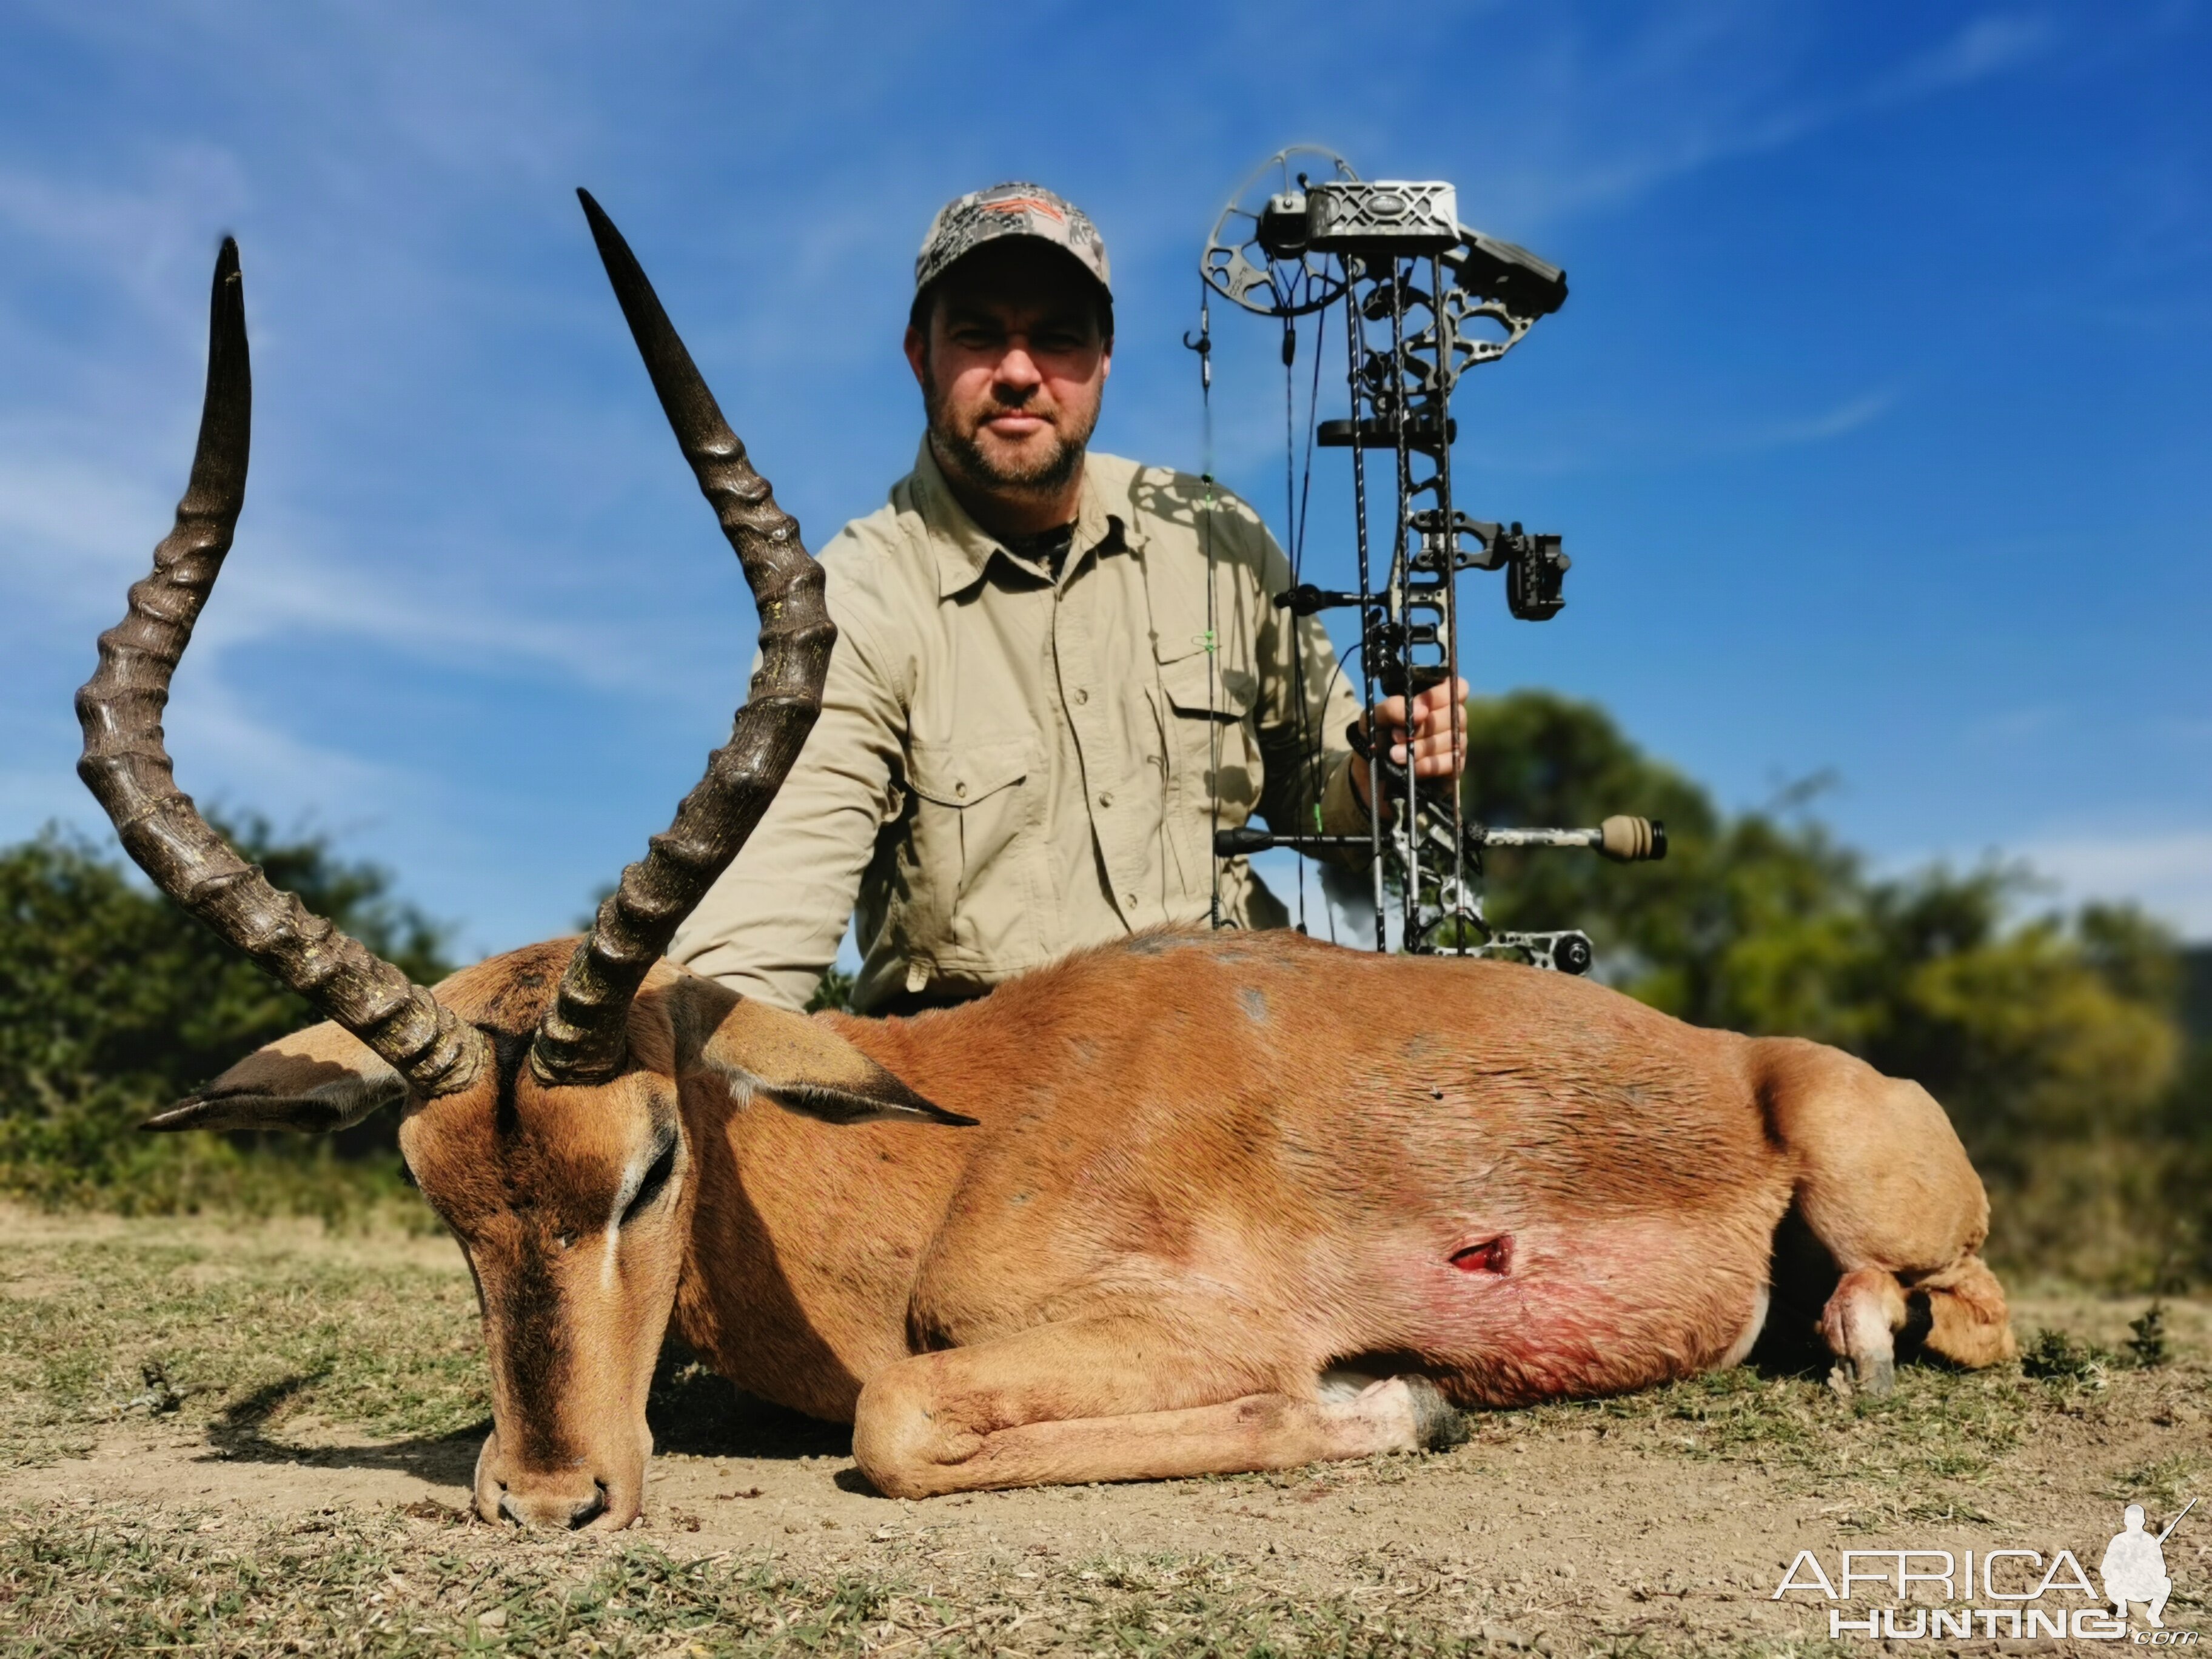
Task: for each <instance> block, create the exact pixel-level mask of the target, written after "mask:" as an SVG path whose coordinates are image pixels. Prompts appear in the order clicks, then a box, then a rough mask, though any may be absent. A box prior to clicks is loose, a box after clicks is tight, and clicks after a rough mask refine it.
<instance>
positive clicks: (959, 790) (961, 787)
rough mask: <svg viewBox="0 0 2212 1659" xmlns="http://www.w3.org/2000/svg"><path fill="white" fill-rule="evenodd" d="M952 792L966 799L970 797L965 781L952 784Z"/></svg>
mask: <svg viewBox="0 0 2212 1659" xmlns="http://www.w3.org/2000/svg"><path fill="white" fill-rule="evenodd" d="M952 793H953V794H954V795H955V796H956V797H957V798H958V799H961V800H966V799H968V786H967V785H966V784H964V783H956V784H954V785H953V786H952Z"/></svg>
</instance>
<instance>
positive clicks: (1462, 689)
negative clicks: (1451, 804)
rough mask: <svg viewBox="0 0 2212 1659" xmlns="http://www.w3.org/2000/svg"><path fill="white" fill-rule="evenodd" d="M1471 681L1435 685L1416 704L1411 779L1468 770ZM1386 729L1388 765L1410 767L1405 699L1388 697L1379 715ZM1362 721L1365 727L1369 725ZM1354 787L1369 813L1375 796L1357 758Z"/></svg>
mask: <svg viewBox="0 0 2212 1659" xmlns="http://www.w3.org/2000/svg"><path fill="white" fill-rule="evenodd" d="M1466 708H1467V682H1466V681H1465V680H1460V681H1458V682H1456V690H1455V688H1454V687H1453V686H1451V685H1432V686H1431V687H1430V688H1429V689H1428V690H1425V691H1424V692H1422V693H1421V695H1420V696H1418V697H1415V698H1414V699H1413V738H1412V741H1413V775H1414V776H1415V777H1419V778H1455V777H1457V776H1458V775H1460V774H1461V773H1462V772H1463V771H1465V770H1466V769H1467V715H1466V713H1465V710H1466ZM1375 714H1376V719H1377V720H1379V721H1380V722H1381V724H1382V727H1383V740H1384V741H1385V742H1386V743H1388V744H1389V745H1390V746H1389V750H1388V753H1389V758H1390V762H1391V763H1392V764H1393V765H1395V766H1403V765H1405V764H1406V744H1407V733H1406V700H1405V699H1404V698H1403V697H1386V698H1384V699H1383V702H1382V704H1381V706H1380V707H1378V708H1376V711H1375ZM1366 724H1367V722H1366V720H1365V719H1364V717H1363V718H1362V720H1360V726H1361V728H1362V729H1363V730H1364V729H1365V726H1366ZM1352 792H1353V793H1355V794H1357V795H1358V797H1359V799H1360V804H1361V805H1365V806H1369V807H1370V808H1371V806H1372V805H1373V803H1374V794H1373V792H1372V790H1371V788H1370V785H1369V783H1368V779H1367V763H1366V762H1365V761H1364V760H1362V759H1360V758H1359V757H1358V755H1354V756H1353V757H1352Z"/></svg>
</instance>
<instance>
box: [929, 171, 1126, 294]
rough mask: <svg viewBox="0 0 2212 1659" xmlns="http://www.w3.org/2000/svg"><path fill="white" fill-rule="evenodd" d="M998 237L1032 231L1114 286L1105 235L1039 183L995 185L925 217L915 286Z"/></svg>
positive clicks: (1081, 212)
mask: <svg viewBox="0 0 2212 1659" xmlns="http://www.w3.org/2000/svg"><path fill="white" fill-rule="evenodd" d="M1000 236H1035V237H1037V238H1038V239H1040V240H1043V241H1047V242H1049V243H1051V244H1052V245H1053V246H1054V247H1056V248H1058V249H1060V251H1061V252H1063V253H1066V254H1067V255H1069V256H1070V257H1071V258H1073V259H1074V261H1075V262H1076V263H1077V264H1079V265H1081V266H1082V267H1083V268H1084V269H1085V270H1087V271H1089V272H1090V273H1091V275H1092V276H1095V277H1097V279H1098V286H1099V287H1101V288H1103V289H1105V290H1106V291H1107V293H1108V294H1109V295H1110V294H1112V293H1113V291H1114V289H1113V283H1112V280H1111V278H1110V277H1109V275H1108V272H1107V265H1106V239H1105V238H1104V237H1103V236H1101V235H1100V234H1098V227H1097V226H1096V225H1094V224H1092V223H1091V216H1090V215H1089V214H1087V213H1085V211H1084V210H1082V209H1081V208H1079V207H1078V206H1076V205H1075V204H1074V203H1073V202H1071V201H1069V200H1068V199H1067V198H1066V197H1064V196H1060V195H1056V194H1054V192H1053V191H1048V190H1047V189H1045V188H1044V187H1043V186H1042V185H1024V184H1008V185H992V186H991V187H990V189H988V190H974V191H969V192H968V194H967V195H965V196H963V197H958V198H957V199H955V200H953V201H951V202H947V203H946V204H945V205H944V206H943V207H941V208H939V210H937V216H936V217H935V218H934V219H932V220H931V221H930V222H929V234H927V235H926V236H924V237H923V238H922V239H921V252H920V253H918V254H916V255H915V260H914V288H915V293H917V294H919V293H920V292H921V290H922V289H926V288H927V287H928V286H929V285H930V284H931V283H933V282H935V281H936V280H937V279H938V278H939V276H943V275H944V274H945V271H946V270H949V269H950V268H951V265H952V264H953V262H954V261H956V260H957V259H960V258H964V257H965V256H967V255H968V254H970V253H973V252H975V250H976V249H977V248H979V247H981V246H982V245H983V244H984V243H986V242H988V241H992V240H996V239H997V238H999V237H1000Z"/></svg>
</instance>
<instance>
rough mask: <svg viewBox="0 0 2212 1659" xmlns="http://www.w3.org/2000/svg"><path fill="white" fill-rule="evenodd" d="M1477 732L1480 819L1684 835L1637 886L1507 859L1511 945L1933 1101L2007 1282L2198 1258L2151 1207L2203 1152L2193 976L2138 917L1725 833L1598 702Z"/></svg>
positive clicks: (1496, 864) (1783, 833)
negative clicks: (2185, 987)
mask: <svg viewBox="0 0 2212 1659" xmlns="http://www.w3.org/2000/svg"><path fill="white" fill-rule="evenodd" d="M1468 735H1469V758H1468V783H1467V786H1466V796H1465V799H1466V803H1467V810H1468V812H1469V813H1470V814H1471V815H1473V816H1474V817H1477V818H1480V819H1482V820H1483V821H1486V822H1490V823H1595V821H1596V820H1597V819H1599V818H1601V817H1604V816H1605V815H1606V814H1607V813H1608V812H1616V811H1630V812H1638V813H1642V814H1644V815H1645V816H1647V817H1663V818H1664V819H1665V820H1666V821H1667V827H1668V842H1669V847H1668V857H1667V860H1666V861H1665V862H1663V863H1661V864H1657V865H1645V866H1637V867H1635V868H1633V869H1629V870H1621V869H1619V868H1617V867H1615V866H1610V865H1606V864H1603V863H1601V862H1600V861H1598V860H1590V859H1582V858H1574V857H1571V856H1568V855H1565V854H1559V853H1531V852H1522V853H1513V852H1506V851H1503V850H1501V851H1500V852H1498V854H1495V855H1494V856H1493V858H1492V861H1491V876H1492V884H1491V900H1490V907H1489V908H1490V915H1491V916H1492V920H1493V921H1496V922H1498V924H1500V925H1502V926H1506V927H1567V926H1577V927H1583V928H1584V929H1585V930H1586V931H1588V932H1589V934H1590V936H1591V939H1592V940H1593V942H1594V943H1595V945H1596V947H1597V951H1598V957H1599V965H1600V971H1601V973H1604V974H1606V975H1607V976H1608V977H1610V978H1611V979H1613V981H1614V982H1615V983H1617V984H1619V985H1620V987H1621V988H1623V989H1624V990H1626V991H1628V992H1629V993H1630V994H1632V995H1634V996H1638V997H1640V998H1641V999H1643V1000H1645V1001H1647V1002H1650V1003H1651V1004H1653V1005H1655V1006H1658V1007H1662V1008H1664V1009H1666V1010H1667V1011H1668V1012H1671V1013H1674V1014H1677V1015H1679V1016H1680V1017H1681V1018H1685V1019H1687V1020H1690V1021H1692V1023H1694V1024H1701V1025H1714V1026H1723V1027H1727V1028H1729V1029H1732V1030H1742V1031H1748V1032H1753V1033H1762V1034H1787V1035H1791V1036H1807V1037H1812V1038H1814V1039H1816V1040H1818V1041H1820V1042H1831V1043H1834V1044H1836V1045H1837V1046H1838V1047H1839V1048H1845V1049H1848V1050H1850V1051H1851V1052H1852V1053H1855V1054H1861V1055H1863V1056H1864V1057H1865V1058H1866V1059H1867V1060H1869V1061H1870V1062H1872V1063H1873V1064H1874V1065H1875V1066H1878V1067H1879V1068H1881V1070H1882V1071H1885V1072H1887V1073H1891V1074H1893V1075H1894V1076H1899V1077H1908V1078H1911V1079H1915V1080H1917V1081H1918V1082H1919V1083H1921V1084H1922V1085H1924V1086H1925V1087H1926V1088H1927V1089H1928V1090H1929V1092H1930V1093H1932V1094H1934V1095H1935V1096H1936V1098H1937V1099H1938V1100H1939V1101H1941V1102H1942V1103H1943V1104H1944V1106H1945V1107H1946V1109H1948V1111H1949V1113H1950V1115H1951V1117H1952V1121H1954V1123H1955V1124H1956V1125H1957V1126H1958V1129H1959V1133H1960V1138H1961V1139H1963V1140H1964V1141H1965V1142H1966V1146H1967V1150H1968V1151H1969V1152H1971V1153H1972V1155H1973V1158H1974V1160H1975V1164H1976V1166H1977V1167H1978V1169H1980V1170H1981V1171H1982V1174H1983V1176H1984V1180H1985V1181H1986V1182H1988V1183H1989V1185H1990V1188H1991V1190H1992V1194H1993V1200H1994V1202H1995V1211H1996V1213H1995V1218H1994V1221H1993V1246H1992V1248H1993V1249H1994V1251H1995V1252H1996V1254H1997V1255H1999V1256H2000V1257H2001V1258H2004V1257H2009V1258H2010V1259H2012V1260H2013V1261H2033V1262H2035V1263H2036V1264H2038V1265H2039V1266H2042V1267H2046V1268H2049V1269H2052V1270H2055V1271H2058V1272H2061V1273H2068V1274H2070V1275H2071V1276H2074V1277H2077V1278H2088V1279H2106V1280H2129V1279H2136V1280H2141V1279H2146V1278H2148V1277H2150V1276H2152V1275H2154V1273H2155V1272H2156V1267H2155V1264H2156V1263H2157V1262H2158V1261H2161V1260H2166V1259H2169V1258H2172V1257H2175V1256H2177V1255H2180V1254H2185V1253H2188V1252H2191V1251H2192V1250H2193V1251H2196V1252H2198V1253H2200V1254H2201V1252H2202V1250H2203V1243H2202V1241H2203V1237H2205V1232H2206V1229H2205V1226H2204V1219H2205V1218H2204V1215H2203V1209H2204V1203H2203V1198H2202V1196H2201V1189H2200V1195H2199V1196H2198V1197H2197V1198H2196V1199H2195V1200H2194V1203H2193V1211H2192V1208H2191V1206H2189V1205H2184V1206H2173V1205H2171V1204H2161V1203H2160V1190H2161V1188H2167V1189H2170V1188H2172V1185H2173V1182H2172V1180H2171V1179H2170V1177H2171V1176H2172V1174H2173V1172H2174V1171H2175V1170H2178V1169H2179V1168H2180V1167H2181V1165H2182V1164H2183V1163H2184V1162H2185V1159H2186V1158H2187V1156H2188V1154H2187V1152H2186V1150H2185V1149H2186V1147H2187V1146H2189V1145H2190V1144H2191V1133H2192V1132H2190V1131H2189V1130H2188V1129H2187V1127H2186V1124H2187V1121H2190V1113H2189V1112H2188V1110H2187V1109H2185V1108H2183V1107H2181V1106H2179V1105H2178V1104H2177V1101H2178V1099H2179V1097H2178V1095H2177V1090H2178V1089H2183V1090H2185V1089H2186V1088H2187V1087H2188V1086H2189V1085H2186V1084H2185V1083H2184V1082H2182V1081H2181V1080H2180V1073H2181V1060H2182V1054H2183V1035H2182V1031H2181V1028H2180V1024H2179V998H2180V993H2181V987H2182V977H2181V958H2180V957H2179V953H2178V951H2177V949H2176V947H2175V944H2174V941H2173V940H2172V938H2171V937H2170V936H2169V935H2168V934H2167V933H2166V931H2165V930H2164V929H2162V928H2161V927H2158V926H2157V925H2156V924H2155V923H2154V922H2152V921H2149V920H2148V918H2146V917H2145V916H2143V915H2142V914H2141V913H2140V912H2139V911H2136V910H2135V909H2133V908H2129V907H2125V906H2110V905H2091V906H2088V907H2086V908H2082V909H2081V910H2079V911H2077V912H2076V913H2075V914H2074V915H2025V916H2023V915H2022V912H2023V911H2025V910H2026V909H2027V908H2028V907H2027V900H2028V898H2029V897H2030V896H2031V895H2032V893H2033V888H2034V884H2033V878H2031V877H2030V875H2029V874H2028V873H2027V872H2026V871H2024V870H2022V869H2020V868H2017V867H2008V866H2001V865H1990V866H1984V867H1982V868H1979V869H1976V870H1972V871H1968V872H1957V871H1954V870H1952V869H1949V868H1948V867H1946V866H1940V865H1939V866H1934V867H1932V868H1929V869H1926V870H1923V871H1920V872H1916V873H1914V874H1911V875H1910V876H1906V877H1903V878H1875V877H1873V876H1871V875H1870V874H1869V872H1868V871H1867V869H1866V866H1865V864H1864V861H1863V860H1862V859H1861V858H1860V857H1859V856H1858V855H1857V854H1854V853H1852V852H1851V851H1850V850H1849V849H1848V848H1844V847H1841V846H1839V845H1838V843H1837V842H1835V840H1834V838H1833V837H1832V836H1831V835H1830V833H1829V832H1828V831H1827V830H1826V829H1825V828H1824V827H1822V826H1821V825H1820V823H1817V822H1814V821H1813V820H1811V819H1810V818H1808V817H1805V816H1804V815H1803V814H1802V811H1789V812H1776V811H1763V812H1747V813H1741V814H1736V815H1729V814H1727V813H1724V812H1723V811H1720V809H1719V808H1718V807H1717V805H1716V804H1715V803H1714V802H1713V800H1712V799H1711V796H1710V795H1709V794H1707V793H1705V791H1704V790H1703V789H1701V788H1699V787H1698V786H1696V785H1695V784H1693V783H1692V782H1690V781H1687V780H1686V779H1685V778H1683V777H1682V776H1681V775H1680V774H1679V773H1677V772H1675V771H1674V770H1673V769H1671V768H1668V767H1667V766H1664V765H1662V764H1661V763H1656V762H1654V761H1652V760H1651V759H1650V758H1649V757H1646V756H1644V754H1643V753H1642V752H1641V751H1640V750H1638V749H1637V748H1636V746H1635V745H1634V744H1632V743H1631V742H1630V741H1629V740H1628V739H1627V738H1626V737H1625V736H1624V735H1623V734H1622V733H1621V732H1620V729H1619V727H1618V726H1615V725H1614V724H1613V721H1612V720H1611V719H1610V718H1609V717H1608V716H1607V714H1605V713H1604V712H1603V711H1602V710H1601V709H1598V708H1594V707H1591V706H1589V705H1588V704H1583V703H1576V702H1570V701H1567V700H1566V699H1564V698H1559V697H1555V696H1547V695H1545V694H1542V693H1535V692H1522V693H1516V694H1515V695H1514V696H1508V697H1502V698H1496V699H1480V700H1476V701H1474V702H1470V703H1469V705H1468ZM2198 1098H2200V1099H2201V1098H2202V1097H2201V1096H2199V1097H2198ZM2201 1120H2202V1115H2201V1113H2199V1114H2198V1115H2197V1118H2196V1120H2195V1121H2201ZM2194 1133H2195V1134H2196V1135H2197V1139H2204V1138H2205V1136H2204V1133H2203V1131H2197V1132H2194ZM2205 1266H2206V1267H2212V1262H2208V1263H2206V1264H2205Z"/></svg>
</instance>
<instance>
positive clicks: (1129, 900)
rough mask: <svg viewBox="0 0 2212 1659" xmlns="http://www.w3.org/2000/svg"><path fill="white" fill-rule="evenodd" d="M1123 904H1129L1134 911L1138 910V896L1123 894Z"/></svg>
mask: <svg viewBox="0 0 2212 1659" xmlns="http://www.w3.org/2000/svg"><path fill="white" fill-rule="evenodd" d="M1121 902H1123V903H1124V904H1127V906H1128V907H1129V908H1131V909H1132V910H1133V909H1135V908H1137V896H1136V895H1135V894H1134V893H1124V894H1122V895H1121Z"/></svg>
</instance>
